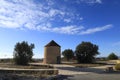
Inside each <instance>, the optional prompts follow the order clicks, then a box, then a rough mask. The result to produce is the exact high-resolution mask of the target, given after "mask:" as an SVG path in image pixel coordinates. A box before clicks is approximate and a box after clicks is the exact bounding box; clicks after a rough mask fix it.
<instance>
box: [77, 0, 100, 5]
mask: <svg viewBox="0 0 120 80" xmlns="http://www.w3.org/2000/svg"><path fill="white" fill-rule="evenodd" d="M75 1H76V3H78V4H80V3H87V4H96V3H98V4H101V3H102V0H75Z"/></svg>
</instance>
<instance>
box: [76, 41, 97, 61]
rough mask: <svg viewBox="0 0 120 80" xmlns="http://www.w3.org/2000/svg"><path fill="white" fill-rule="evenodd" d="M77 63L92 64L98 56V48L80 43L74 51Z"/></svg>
mask: <svg viewBox="0 0 120 80" xmlns="http://www.w3.org/2000/svg"><path fill="white" fill-rule="evenodd" d="M75 53H76V57H77V61H78V63H92V62H93V61H94V59H95V56H96V55H98V54H99V52H98V46H97V45H95V44H92V43H91V42H82V43H81V44H79V45H78V46H77V47H76V50H75Z"/></svg>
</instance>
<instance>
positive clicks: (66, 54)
mask: <svg viewBox="0 0 120 80" xmlns="http://www.w3.org/2000/svg"><path fill="white" fill-rule="evenodd" d="M62 55H63V56H64V57H65V58H66V59H67V61H69V60H70V59H72V58H73V57H74V53H73V51H72V49H66V50H64V51H63V52H62Z"/></svg>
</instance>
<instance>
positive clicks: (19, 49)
mask: <svg viewBox="0 0 120 80" xmlns="http://www.w3.org/2000/svg"><path fill="white" fill-rule="evenodd" d="M34 47H35V46H34V44H30V45H29V44H28V43H27V42H25V41H23V42H21V43H19V42H18V43H17V44H16V45H15V48H14V53H13V54H14V62H15V64H18V65H27V64H28V62H29V61H30V60H31V59H32V56H33V48H34Z"/></svg>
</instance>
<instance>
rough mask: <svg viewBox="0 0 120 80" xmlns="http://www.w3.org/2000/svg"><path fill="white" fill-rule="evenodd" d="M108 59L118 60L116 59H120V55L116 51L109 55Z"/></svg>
mask: <svg viewBox="0 0 120 80" xmlns="http://www.w3.org/2000/svg"><path fill="white" fill-rule="evenodd" d="M107 59H109V60H116V59H118V56H117V55H116V54H115V53H111V54H109V55H108V57H107Z"/></svg>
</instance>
